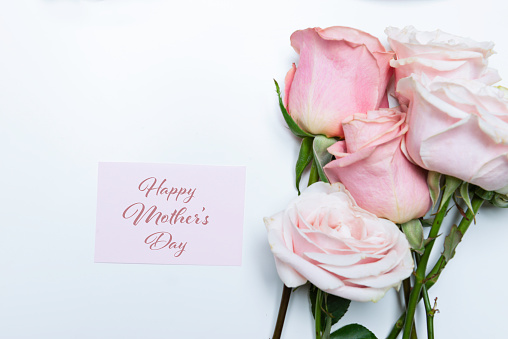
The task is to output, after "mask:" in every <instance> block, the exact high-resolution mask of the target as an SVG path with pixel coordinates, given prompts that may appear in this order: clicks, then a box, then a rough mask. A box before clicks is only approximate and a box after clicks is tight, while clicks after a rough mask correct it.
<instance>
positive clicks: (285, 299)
mask: <svg viewBox="0 0 508 339" xmlns="http://www.w3.org/2000/svg"><path fill="white" fill-rule="evenodd" d="M290 297H291V288H289V287H287V286H286V285H284V287H283V288H282V297H281V298H280V306H279V315H278V316H277V322H276V323H275V330H274V331H273V339H280V336H281V334H282V327H283V326H284V319H285V318H286V311H287V310H288V304H289V298H290Z"/></svg>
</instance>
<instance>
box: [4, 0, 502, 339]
mask: <svg viewBox="0 0 508 339" xmlns="http://www.w3.org/2000/svg"><path fill="white" fill-rule="evenodd" d="M507 13H508V5H507V4H506V1H505V0H475V1H469V0H468V1H465V0H448V1H446V0H442V1H437V0H436V1H432V0H421V1H413V0H399V1H395V0H392V1H382V0H342V1H339V0H335V1H266V0H257V1H250V2H245V1H234V0H230V1H206V0H202V1H187V2H184V1H160V0H123V1H120V0H104V1H91V0H90V1H85V0H83V1H80V0H37V1H36V0H32V1H29V0H1V1H0V117H1V119H0V155H1V167H0V187H1V189H0V190H1V193H0V198H1V201H0V206H1V209H0V213H1V214H0V215H1V226H0V227H1V232H0V337H1V338H149V337H156V338H157V337H165V338H191V339H193V338H226V339H228V338H229V339H232V338H247V339H250V338H253V339H254V338H256V339H257V338H269V337H271V334H272V331H273V327H274V324H275V319H276V314H277V310H278V303H279V298H280V293H281V290H282V283H281V282H280V280H279V278H278V276H277V273H276V271H275V266H274V263H273V258H272V255H271V252H270V250H269V246H268V244H267V242H266V231H265V227H264V225H263V222H262V218H263V217H264V216H269V215H272V214H274V213H276V212H278V211H279V210H282V209H283V208H284V207H285V206H286V204H287V203H288V202H289V200H290V199H292V198H293V197H295V195H296V191H295V189H294V188H293V180H294V175H293V168H294V163H295V161H296V157H297V152H298V146H299V142H298V140H297V139H296V138H295V137H293V136H292V135H291V134H290V132H289V131H288V130H287V128H286V127H285V125H284V123H283V120H282V117H281V114H280V112H279V110H278V107H277V101H276V96H275V92H274V86H273V82H272V78H276V79H278V80H279V81H280V82H282V81H283V79H284V76H285V73H286V72H287V70H288V69H289V67H290V65H291V62H296V61H297V56H296V53H295V52H294V51H293V50H292V48H291V47H290V44H289V36H290V34H291V33H292V32H293V31H294V30H297V29H302V28H307V27H314V26H320V27H328V26H333V25H343V26H352V27H356V28H359V29H362V30H365V31H367V32H369V33H371V34H373V35H376V36H378V37H380V38H381V40H382V41H383V42H386V39H385V36H384V33H383V30H384V28H385V27H386V26H390V25H391V26H397V27H402V26H405V25H408V24H412V25H414V26H416V27H417V28H418V29H420V30H433V29H436V28H441V29H442V30H445V31H448V32H450V33H455V34H458V35H463V36H470V37H472V38H474V39H476V40H493V41H495V42H496V50H497V52H498V54H497V55H494V56H493V57H492V58H491V59H490V60H491V66H493V67H496V68H498V69H499V70H500V74H501V76H505V77H506V78H507V79H508V38H507V37H506V34H507V32H508V20H507V19H506V16H507ZM501 84H504V85H508V82H501ZM464 152H467V149H465V150H464ZM99 161H126V162H155V163H184V164H210V165H245V166H247V185H246V207H245V223H244V238H243V240H244V241H243V243H244V249H243V264H242V266H240V267H200V266H167V265H130V264H95V263H94V262H93V258H94V236H95V207H96V183H97V163H98V162H99ZM211 180H213V178H211ZM217 198H218V199H220V195H218V196H217ZM507 217H508V210H500V209H493V208H484V209H482V210H481V212H480V215H479V217H477V225H476V226H472V227H471V229H470V231H469V232H468V234H467V235H466V238H465V240H464V242H463V243H462V244H461V245H460V246H459V249H458V252H457V255H456V257H455V258H454V259H453V261H452V262H451V263H450V265H449V266H448V267H447V269H446V270H445V272H444V274H443V275H442V277H441V279H442V280H440V281H439V283H438V284H437V285H436V286H435V287H434V288H433V289H432V290H431V297H432V298H434V297H438V298H439V299H438V308H439V310H440V313H439V314H437V315H436V320H435V322H436V331H437V338H504V337H505V336H504V335H503V333H504V332H505V329H506V311H505V304H506V303H507V302H508V292H507V288H506V286H505V285H506V281H507V280H508V273H507V271H508V270H507V266H508V264H507V263H506V260H505V258H506V248H507V247H508V246H506V242H507V239H508V225H507V222H506V218H507ZM399 307H400V300H399V299H398V297H397V295H396V293H395V292H393V291H392V292H390V293H388V294H387V295H386V296H385V298H384V299H383V300H381V301H380V302H378V303H377V304H373V303H365V304H361V303H352V304H351V307H350V312H348V314H347V315H346V316H345V317H344V318H343V319H342V320H341V322H340V323H339V324H342V325H344V324H348V323H353V322H360V323H362V324H364V325H366V326H367V327H368V328H369V329H371V330H372V331H373V332H374V333H375V334H376V335H377V336H378V337H379V338H384V337H385V336H386V335H387V333H388V331H389V329H390V328H391V326H392V324H393V321H394V320H395V319H396V318H397V317H398V315H399V312H400V308H399ZM418 320H419V325H418V327H419V329H420V331H421V335H420V337H421V338H423V337H424V331H423V330H424V322H423V318H422V316H421V314H420V316H419V318H418ZM283 337H284V338H297V339H298V338H312V337H313V324H312V319H311V315H310V311H309V307H308V302H307V299H306V290H305V289H300V290H298V291H297V292H296V293H294V294H293V296H292V299H291V302H290V306H289V311H288V315H287V320H286V324H285V328H284V332H283Z"/></svg>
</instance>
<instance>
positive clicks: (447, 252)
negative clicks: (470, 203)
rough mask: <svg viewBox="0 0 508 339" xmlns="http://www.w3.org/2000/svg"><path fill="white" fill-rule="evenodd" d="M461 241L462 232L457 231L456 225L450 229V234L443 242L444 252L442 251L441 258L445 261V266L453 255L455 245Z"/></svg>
mask: <svg viewBox="0 0 508 339" xmlns="http://www.w3.org/2000/svg"><path fill="white" fill-rule="evenodd" d="M461 240H462V232H460V231H459V228H458V227H457V225H453V226H452V228H451V229H450V234H448V235H447V236H446V238H445V241H444V250H443V258H444V260H445V263H444V264H445V265H446V264H447V263H448V261H450V260H451V259H452V258H453V256H454V255H455V249H456V248H457V245H458V244H459V243H460V241H461ZM443 267H444V266H443Z"/></svg>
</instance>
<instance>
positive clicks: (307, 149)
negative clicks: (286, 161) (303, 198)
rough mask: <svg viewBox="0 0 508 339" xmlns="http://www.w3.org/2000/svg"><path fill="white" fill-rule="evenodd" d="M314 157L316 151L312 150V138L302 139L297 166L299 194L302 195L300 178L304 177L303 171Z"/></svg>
mask: <svg viewBox="0 0 508 339" xmlns="http://www.w3.org/2000/svg"><path fill="white" fill-rule="evenodd" d="M312 158H314V153H313V152H312V138H311V137H305V138H303V139H302V144H301V146H300V154H298V160H297V161H296V166H295V172H296V190H297V191H298V195H300V180H301V179H302V174H303V171H304V170H305V169H306V168H307V166H309V164H310V162H311V161H312Z"/></svg>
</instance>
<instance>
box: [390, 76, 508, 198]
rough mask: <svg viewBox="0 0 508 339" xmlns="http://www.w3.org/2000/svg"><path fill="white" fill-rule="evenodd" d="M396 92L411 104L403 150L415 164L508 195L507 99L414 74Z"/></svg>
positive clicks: (477, 86)
mask: <svg viewBox="0 0 508 339" xmlns="http://www.w3.org/2000/svg"><path fill="white" fill-rule="evenodd" d="M397 92H399V93H400V94H401V95H403V96H404V97H406V98H407V99H408V100H409V107H408V113H407V114H408V119H407V120H408V125H409V132H408V133H407V135H406V148H407V152H408V154H409V156H410V157H411V159H413V161H414V162H415V163H417V164H418V165H419V166H421V167H423V168H426V169H428V170H430V171H435V172H439V173H443V174H447V175H450V176H453V177H456V178H459V179H461V180H464V181H466V182H469V183H472V184H474V185H477V186H480V187H481V188H483V189H485V190H487V191H499V192H500V193H503V194H506V193H508V100H507V99H505V98H504V96H503V92H502V91H501V90H498V89H497V88H494V87H492V86H486V85H484V84H482V83H480V82H478V81H473V80H451V79H445V78H441V77H436V78H434V79H433V80H430V79H429V78H427V77H426V76H425V75H422V76H417V75H413V76H411V77H408V78H404V79H402V80H400V81H399V83H398V85H397Z"/></svg>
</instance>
